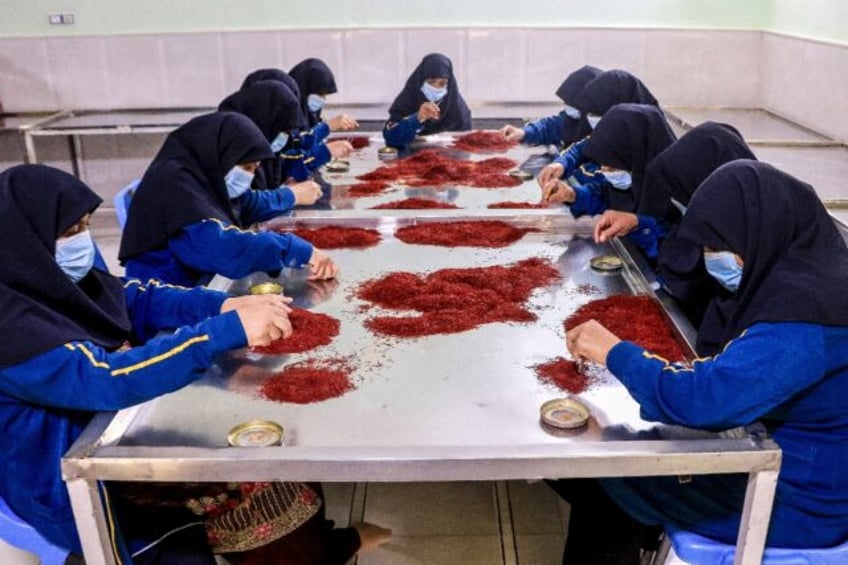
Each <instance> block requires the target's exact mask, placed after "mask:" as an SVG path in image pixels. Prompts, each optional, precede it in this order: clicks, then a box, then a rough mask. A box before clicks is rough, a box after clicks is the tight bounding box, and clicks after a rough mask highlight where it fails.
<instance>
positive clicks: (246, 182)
mask: <svg viewBox="0 0 848 565" xmlns="http://www.w3.org/2000/svg"><path fill="white" fill-rule="evenodd" d="M224 183H225V184H226V185H227V195H228V196H229V197H230V200H235V199H236V198H238V197H239V196H241V195H242V194H244V193H245V192H247V191H248V190H250V185H251V184H252V183H253V173H249V172H247V171H245V170H244V169H242V168H241V167H239V166H238V165H236V166H235V167H233V168H232V169H230V172H229V173H227V176H225V177H224Z"/></svg>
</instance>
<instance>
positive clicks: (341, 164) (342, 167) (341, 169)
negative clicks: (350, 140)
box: [327, 159, 350, 173]
mask: <svg viewBox="0 0 848 565" xmlns="http://www.w3.org/2000/svg"><path fill="white" fill-rule="evenodd" d="M327 170H328V171H329V172H331V173H346V172H347V171H349V170H350V161H343V160H341V159H333V160H332V161H330V162H329V163H327Z"/></svg>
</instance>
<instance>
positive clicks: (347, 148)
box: [327, 139, 353, 159]
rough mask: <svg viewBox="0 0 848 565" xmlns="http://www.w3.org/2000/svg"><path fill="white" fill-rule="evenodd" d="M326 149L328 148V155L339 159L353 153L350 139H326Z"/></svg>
mask: <svg viewBox="0 0 848 565" xmlns="http://www.w3.org/2000/svg"><path fill="white" fill-rule="evenodd" d="M327 149H329V150H330V155H331V156H332V157H333V159H341V158H342V157H347V156H348V155H350V154H351V153H353V144H352V143H351V142H350V141H345V140H344V139H340V140H338V141H328V142H327Z"/></svg>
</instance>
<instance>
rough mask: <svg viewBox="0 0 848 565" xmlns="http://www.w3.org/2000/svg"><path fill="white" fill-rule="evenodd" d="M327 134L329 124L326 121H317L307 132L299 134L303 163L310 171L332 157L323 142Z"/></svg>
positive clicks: (328, 133) (328, 132)
mask: <svg viewBox="0 0 848 565" xmlns="http://www.w3.org/2000/svg"><path fill="white" fill-rule="evenodd" d="M329 135H330V126H329V125H328V124H327V122H319V123H317V124H315V127H313V128H312V129H311V130H309V131H308V132H305V133H302V134H300V136H299V140H300V148H301V150H302V151H303V154H304V165H305V166H306V168H307V169H308V170H309V171H310V172H312V171H315V170H317V169H319V168H321V167H323V166H324V165H326V164H327V163H329V162H330V160H331V159H332V158H333V156H332V155H331V154H330V148H329V147H327V144H326V143H325V142H324V141H325V140H326V139H327V137H329Z"/></svg>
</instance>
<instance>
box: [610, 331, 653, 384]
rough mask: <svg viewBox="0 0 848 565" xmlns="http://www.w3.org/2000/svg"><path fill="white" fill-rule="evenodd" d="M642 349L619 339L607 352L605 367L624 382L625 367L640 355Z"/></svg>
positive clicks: (642, 351)
mask: <svg viewBox="0 0 848 565" xmlns="http://www.w3.org/2000/svg"><path fill="white" fill-rule="evenodd" d="M644 351H645V350H644V349H642V348H641V347H639V346H638V345H636V344H635V343H632V342H629V341H620V342H618V343H616V344H615V345H614V346H613V348H612V349H610V350H609V353H607V369H609V371H610V372H611V373H612V374H613V375H615V376H616V378H618V380H620V381H621V382H622V383H624V384H626V383H625V379H624V376H625V373H626V371H627V368H628V367H629V366H631V365H632V364H633V363H635V362H636V361H637V360H638V359H639V358H641V357H642V353H644Z"/></svg>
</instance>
